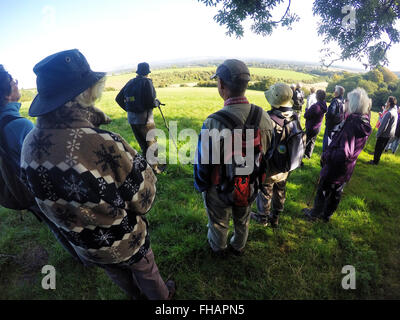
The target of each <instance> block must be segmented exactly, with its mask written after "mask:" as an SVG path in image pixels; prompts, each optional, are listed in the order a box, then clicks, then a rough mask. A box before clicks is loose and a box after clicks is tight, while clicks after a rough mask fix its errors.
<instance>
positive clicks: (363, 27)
mask: <svg viewBox="0 0 400 320" xmlns="http://www.w3.org/2000/svg"><path fill="white" fill-rule="evenodd" d="M347 5H351V7H352V8H353V9H355V10H356V22H355V25H354V26H355V29H352V28H347V27H344V26H343V19H344V17H345V15H344V14H343V13H342V9H343V8H344V7H345V6H347ZM313 11H314V15H318V16H319V17H320V18H321V20H320V26H319V29H318V33H319V34H320V35H322V36H324V42H325V43H326V44H329V42H331V41H334V42H336V43H337V44H338V45H339V47H340V49H341V55H340V57H338V58H333V56H332V54H333V53H332V51H331V50H329V49H328V50H326V57H327V58H328V60H329V61H330V63H329V65H331V64H332V63H333V62H334V61H337V60H348V59H350V58H357V59H358V60H359V61H363V62H364V66H365V67H368V66H370V67H376V66H378V65H381V64H383V65H386V64H388V60H387V56H386V53H387V50H389V49H390V48H391V46H392V45H393V44H395V43H398V42H399V41H400V34H399V31H398V30H397V29H396V26H395V24H396V22H397V20H398V19H399V18H400V1H399V0H391V1H387V0H357V1H347V0H334V1H333V0H315V1H314V9H313ZM323 63H325V62H324V61H323Z"/></svg>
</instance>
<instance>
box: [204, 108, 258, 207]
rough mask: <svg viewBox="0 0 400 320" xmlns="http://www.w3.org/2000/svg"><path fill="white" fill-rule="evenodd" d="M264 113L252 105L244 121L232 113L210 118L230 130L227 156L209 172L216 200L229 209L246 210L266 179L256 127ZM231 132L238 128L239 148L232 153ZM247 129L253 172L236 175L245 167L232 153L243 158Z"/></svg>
mask: <svg viewBox="0 0 400 320" xmlns="http://www.w3.org/2000/svg"><path fill="white" fill-rule="evenodd" d="M262 112H263V110H262V109H261V108H260V107H257V106H255V105H251V109H250V113H249V116H248V118H247V120H246V122H245V123H244V124H243V122H242V121H241V120H240V119H239V118H237V117H236V116H235V115H233V114H232V113H229V112H227V111H225V110H220V111H218V112H217V113H214V114H212V115H210V116H209V118H213V119H216V120H218V121H219V122H221V123H223V124H224V125H225V127H226V128H228V129H229V130H231V134H232V136H231V137H232V140H231V141H232V146H231V149H230V153H229V154H223V153H222V154H221V159H223V161H221V162H220V164H219V165H215V167H214V170H213V172H212V177H211V179H212V183H213V185H215V186H216V189H217V192H218V196H219V198H220V199H221V200H222V201H223V202H224V203H225V204H226V205H228V206H236V207H247V206H249V205H251V203H252V202H253V201H254V199H255V197H256V196H257V193H258V190H260V189H261V188H262V182H263V181H264V180H265V177H266V160H265V155H264V152H263V150H262V145H261V131H260V128H259V125H260V121H261V116H262ZM234 129H241V130H242V132H241V139H242V148H241V150H240V151H239V150H234V143H233V142H234V137H235V132H234ZM246 129H250V130H254V138H253V141H251V142H250V143H252V144H253V148H254V163H253V164H252V165H253V171H252V172H251V173H249V174H247V175H237V171H236V170H237V169H239V168H244V167H245V164H238V163H236V161H235V151H236V152H238V151H239V152H241V156H242V157H244V158H246V144H247V141H246V138H247V136H246Z"/></svg>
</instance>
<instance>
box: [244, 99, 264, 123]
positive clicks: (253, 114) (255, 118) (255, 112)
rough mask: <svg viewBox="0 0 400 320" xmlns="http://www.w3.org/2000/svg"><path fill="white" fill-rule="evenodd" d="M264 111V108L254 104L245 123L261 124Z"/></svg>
mask: <svg viewBox="0 0 400 320" xmlns="http://www.w3.org/2000/svg"><path fill="white" fill-rule="evenodd" d="M262 111H263V110H262V109H261V108H260V107H259V106H256V105H254V104H252V105H251V109H250V113H249V116H248V117H247V120H246V124H245V125H248V126H259V125H260V121H261V116H262Z"/></svg>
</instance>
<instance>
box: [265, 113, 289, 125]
mask: <svg viewBox="0 0 400 320" xmlns="http://www.w3.org/2000/svg"><path fill="white" fill-rule="evenodd" d="M269 116H270V118H271V119H272V120H273V121H274V122H275V123H276V124H278V125H279V126H280V127H282V128H283V127H284V126H285V118H281V117H279V116H278V115H276V114H274V113H272V112H271V113H270V114H269Z"/></svg>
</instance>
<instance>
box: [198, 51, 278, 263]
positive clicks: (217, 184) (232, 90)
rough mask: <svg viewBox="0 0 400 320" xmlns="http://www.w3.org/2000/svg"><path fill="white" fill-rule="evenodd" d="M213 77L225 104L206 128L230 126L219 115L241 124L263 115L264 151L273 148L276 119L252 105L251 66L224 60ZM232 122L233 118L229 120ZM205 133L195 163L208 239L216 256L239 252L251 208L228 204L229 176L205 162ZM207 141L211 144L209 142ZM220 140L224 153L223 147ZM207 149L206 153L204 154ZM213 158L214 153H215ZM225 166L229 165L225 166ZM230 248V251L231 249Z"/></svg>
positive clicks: (200, 136) (214, 165) (246, 233)
mask: <svg viewBox="0 0 400 320" xmlns="http://www.w3.org/2000/svg"><path fill="white" fill-rule="evenodd" d="M211 79H217V80H218V92H219V95H220V96H221V98H222V99H223V100H224V107H223V109H222V110H220V111H218V112H217V113H215V114H212V115H210V116H209V117H208V118H207V119H206V120H205V121H204V124H203V127H202V133H203V132H204V130H212V129H216V130H218V131H219V132H221V131H222V130H223V129H226V128H228V126H227V122H226V121H222V120H223V119H220V120H218V119H217V118H218V117H217V118H215V116H216V115H219V116H221V117H222V118H225V119H227V118H228V119H230V120H232V118H236V120H237V122H239V123H240V125H242V124H244V123H245V122H247V121H248V120H249V119H252V115H253V113H256V112H257V115H258V116H259V118H258V119H259V125H258V128H259V129H260V133H261V134H260V136H261V145H262V149H263V152H264V153H265V150H268V149H269V146H270V143H271V138H272V134H273V131H272V130H273V129H272V126H273V125H272V121H271V119H270V118H269V116H268V115H267V113H266V112H265V111H264V110H262V109H261V108H260V107H257V106H251V105H250V103H249V102H248V100H247V98H246V97H245V92H246V89H247V85H248V82H249V80H250V72H249V69H248V68H247V66H246V65H245V64H244V63H243V62H242V61H239V60H236V59H230V60H226V61H224V63H222V64H221V65H220V66H219V67H218V69H217V72H216V73H215V74H214V75H213V76H212V77H211ZM228 122H229V121H228ZM202 133H201V134H200V135H199V141H198V148H197V151H196V157H197V160H198V161H196V162H195V165H194V180H195V187H196V189H197V190H198V191H200V192H202V195H203V200H204V205H205V208H206V211H207V214H208V242H209V245H210V247H211V249H212V253H213V254H214V255H215V256H225V255H226V254H227V253H228V252H230V253H233V254H235V255H242V254H243V250H244V247H245V245H246V242H247V237H248V232H249V220H250V211H251V210H250V208H251V203H250V204H249V205H247V206H238V205H236V204H235V203H236V202H234V204H233V205H232V204H227V201H226V199H225V198H224V194H223V191H222V188H221V185H223V184H224V183H226V182H227V181H228V178H227V177H226V176H225V175H223V174H221V170H220V168H221V166H220V165H217V164H208V163H207V164H203V163H202V159H203V158H208V157H209V156H212V154H211V152H210V151H211V150H213V146H212V141H210V144H209V145H208V142H209V141H208V140H211V139H208V138H207V139H204V141H202V139H201V138H202ZM205 145H207V146H205ZM221 146H222V144H220V148H221V149H220V154H222V152H223V150H222V148H223V147H221ZM202 153H204V154H202ZM211 158H212V157H211ZM222 167H225V166H222ZM231 215H232V218H233V225H234V234H233V237H232V238H231V239H230V243H229V245H227V241H228V231H229V220H230V216H231ZM227 250H228V251H227Z"/></svg>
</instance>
